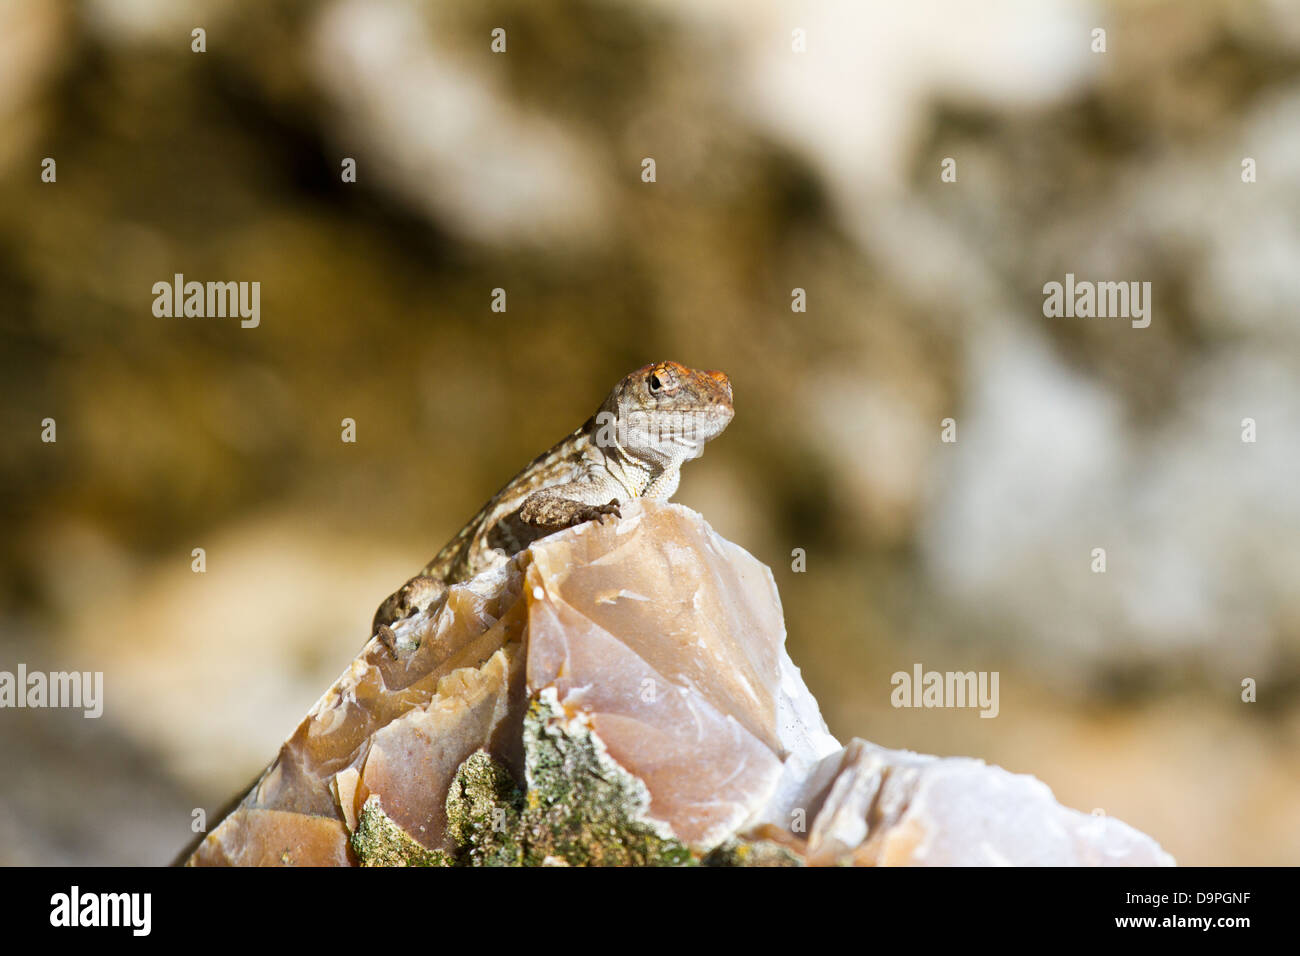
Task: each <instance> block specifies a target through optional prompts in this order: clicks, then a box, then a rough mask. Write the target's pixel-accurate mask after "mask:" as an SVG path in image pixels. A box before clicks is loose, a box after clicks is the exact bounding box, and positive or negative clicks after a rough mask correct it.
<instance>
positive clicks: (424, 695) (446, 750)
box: [188, 503, 1173, 865]
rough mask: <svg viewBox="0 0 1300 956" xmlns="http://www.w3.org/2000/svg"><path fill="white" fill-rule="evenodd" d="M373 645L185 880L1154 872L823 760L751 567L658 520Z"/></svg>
mask: <svg viewBox="0 0 1300 956" xmlns="http://www.w3.org/2000/svg"><path fill="white" fill-rule="evenodd" d="M397 631H398V638H399V646H401V645H404V644H407V643H408V642H409V643H410V644H411V645H418V647H417V649H416V650H414V651H413V652H410V653H409V654H408V655H406V656H404V657H401V658H399V659H395V658H394V657H393V656H392V655H391V654H390V653H389V651H388V650H387V649H386V648H385V647H384V646H383V645H382V644H380V643H379V642H377V641H371V642H370V643H369V644H367V645H366V647H365V648H364V649H363V650H362V652H361V654H360V655H359V656H358V657H357V659H356V660H355V661H354V662H353V663H352V665H351V667H349V668H348V670H347V671H346V672H345V673H344V674H343V676H342V677H340V678H339V680H338V681H337V682H336V683H335V685H334V686H333V687H331V688H330V689H329V691H328V692H327V693H326V694H325V696H324V697H322V698H321V699H320V701H318V702H317V704H316V706H315V707H313V708H312V710H311V712H310V713H309V714H308V715H307V717H306V718H305V719H304V720H303V722H302V723H301V724H300V725H299V726H298V728H297V729H296V730H295V731H294V733H293V734H292V735H291V736H290V737H289V739H288V740H287V741H286V742H285V744H284V745H283V747H282V748H281V750H280V754H279V756H278V757H277V758H276V760H275V762H274V763H273V764H272V765H271V766H270V768H268V770H267V771H266V772H265V773H264V774H263V776H262V778H261V779H260V780H259V781H258V783H257V784H256V785H255V786H254V787H253V789H252V790H251V791H250V792H249V794H248V795H247V796H246V797H245V798H244V800H243V801H242V802H241V803H240V804H239V806H238V807H237V808H236V809H235V810H234V811H233V812H232V813H231V814H230V815H229V816H228V817H226V819H225V820H223V821H222V822H221V823H220V824H219V825H218V826H217V828H216V829H215V830H214V831H213V832H212V833H211V834H210V835H209V836H208V837H207V838H206V839H205V840H204V841H203V843H202V844H200V846H199V847H198V849H197V850H196V851H195V852H194V853H193V855H192V856H191V857H190V858H189V860H188V864H189V865H289V864H298V865H356V864H361V865H516V864H523V865H584V864H606V865H608V864H653V865H689V864H693V863H700V862H703V863H711V864H723V865H787V864H790V865H798V864H802V863H809V864H814V865H818V864H839V863H854V864H862V865H904V864H921V865H926V864H929V865H944V864H976V865H979V864H994V863H1011V864H1135V865H1151V864H1165V863H1172V862H1173V861H1172V859H1171V858H1170V857H1169V856H1168V854H1165V853H1164V852H1163V851H1162V850H1161V849H1160V848H1159V847H1158V846H1157V845H1156V844H1155V843H1154V842H1153V841H1152V840H1150V839H1149V838H1148V837H1146V836H1144V835H1142V834H1140V833H1138V832H1137V831H1135V830H1132V829H1131V828H1129V827H1127V826H1125V825H1124V824H1122V823H1119V822H1117V821H1114V820H1110V819H1106V818H1097V817H1090V816H1087V815H1085V814H1081V813H1078V812H1077V811H1073V810H1068V809H1065V808H1063V807H1061V806H1060V805H1058V804H1057V803H1056V802H1055V800H1054V799H1053V798H1052V795H1051V791H1050V790H1048V788H1047V787H1046V786H1045V785H1044V784H1042V783H1041V782H1039V781H1037V780H1035V779H1034V778H1032V777H1026V776H1017V775H1014V774H1010V773H1008V772H1006V771H1004V770H1001V769H999V768H996V767H987V766H985V765H984V764H982V763H981V762H979V761H975V760H970V759H963V758H954V759H939V758H935V757H926V756H920V755H917V754H911V753H907V752H903V751H890V750H884V749H882V748H879V747H876V746H874V745H872V744H869V743H867V742H865V741H862V740H854V741H852V742H851V743H850V744H849V746H848V747H841V746H840V745H839V743H838V742H837V741H836V740H835V738H834V737H832V736H831V735H830V733H829V732H828V730H827V728H826V725H825V723H824V721H823V720H822V718H821V715H820V713H819V711H818V709H817V704H816V701H815V700H813V698H812V696H811V695H810V694H809V692H808V690H807V688H806V687H805V686H804V684H803V681H802V679H801V678H800V676H799V671H798V669H797V668H796V667H795V666H794V665H793V663H791V661H790V659H789V657H788V656H787V654H786V652H785V647H784V644H785V628H784V623H783V620H782V615H781V604H780V600H779V598H778V596H777V592H776V586H775V583H774V582H773V579H772V575H771V573H770V572H769V571H768V569H767V568H766V567H765V566H763V565H762V564H760V563H759V562H757V561H756V560H755V559H754V558H753V557H752V556H750V555H749V554H748V553H746V552H745V551H743V550H742V549H740V548H738V547H737V546H736V545H734V544H731V543H730V542H728V541H725V540H723V539H722V538H720V537H719V536H718V535H716V534H715V533H714V532H713V531H712V529H710V528H709V527H708V525H707V524H706V523H705V522H704V520H703V519H702V518H701V517H700V516H699V515H697V514H696V513H694V512H692V511H690V510H688V509H686V508H683V507H681V506H679V505H663V504H654V503H645V504H641V503H637V504H633V505H629V506H625V507H624V517H623V518H622V519H621V520H619V521H618V522H615V523H609V524H600V525H597V524H589V525H584V526H581V527H578V528H573V529H570V530H568V531H564V532H561V533H559V534H556V535H552V536H551V537H549V538H546V539H544V540H542V541H539V542H537V543H535V544H534V545H532V546H531V547H530V548H528V549H527V550H525V551H523V552H521V553H520V554H518V555H516V556H515V557H514V558H513V559H512V560H511V561H510V562H509V563H508V564H507V565H505V566H503V567H501V568H498V569H496V570H494V571H491V572H488V573H486V574H483V575H481V576H479V577H478V578H476V579H474V580H473V581H471V582H469V583H467V584H465V585H462V586H458V587H455V588H453V589H452V590H451V593H450V595H449V597H448V599H447V602H446V604H445V605H443V606H441V607H437V608H432V609H431V613H430V614H427V615H417V616H415V617H413V618H410V619H408V620H407V621H405V622H403V623H402V624H401V625H399V627H398V628H397Z"/></svg>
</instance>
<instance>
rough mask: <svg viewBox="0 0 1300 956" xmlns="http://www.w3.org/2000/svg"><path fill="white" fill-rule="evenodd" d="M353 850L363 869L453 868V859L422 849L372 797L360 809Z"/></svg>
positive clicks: (437, 852)
mask: <svg viewBox="0 0 1300 956" xmlns="http://www.w3.org/2000/svg"><path fill="white" fill-rule="evenodd" d="M352 851H353V852H354V853H356V855H357V859H358V860H360V861H361V865H362V866H451V865H452V863H453V860H452V859H451V857H450V856H448V855H447V854H446V853H443V852H442V851H441V850H429V849H426V848H425V847H423V846H421V845H420V844H419V842H417V841H416V840H415V838H414V837H412V836H411V835H410V834H409V833H407V832H406V831H405V830H403V829H402V828H401V827H400V826H398V825H397V824H396V823H394V822H393V820H392V818H390V817H389V816H388V814H386V813H385V812H384V809H383V807H382V806H380V804H379V798H378V797H376V796H371V797H370V798H369V799H368V800H366V802H365V804H364V805H363V806H362V807H361V815H360V817H359V818H358V820H357V830H356V832H355V833H353V834H352Z"/></svg>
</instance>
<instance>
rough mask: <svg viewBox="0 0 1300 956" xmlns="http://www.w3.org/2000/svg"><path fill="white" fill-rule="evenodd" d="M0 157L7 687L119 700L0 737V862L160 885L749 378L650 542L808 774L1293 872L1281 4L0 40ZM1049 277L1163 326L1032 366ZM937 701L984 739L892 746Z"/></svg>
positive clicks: (443, 12)
mask: <svg viewBox="0 0 1300 956" xmlns="http://www.w3.org/2000/svg"><path fill="white" fill-rule="evenodd" d="M498 27H500V28H503V29H504V30H505V31H506V44H507V47H506V52H505V53H493V52H492V50H491V31H492V30H493V29H494V28H498ZM195 28H202V29H203V30H204V31H205V33H206V36H205V40H206V52H202V53H196V52H193V51H192V49H191V45H192V43H193V42H194V41H193V39H192V31H193V30H194V29H195ZM1096 28H1102V29H1105V31H1106V52H1105V53H1095V52H1093V50H1092V46H1093V44H1094V39H1093V33H1092V31H1093V30H1094V29H1096ZM795 30H802V31H805V33H804V34H803V35H804V36H805V37H806V51H805V52H795V51H794V50H793V49H792V43H793V39H792V38H793V36H794V34H793V31H795ZM0 130H3V131H4V133H3V136H0V328H2V329H3V339H2V341H3V351H2V352H0V390H2V393H3V403H2V407H0V416H2V417H0V421H2V422H3V434H4V436H5V440H4V442H3V443H0V509H2V510H3V514H2V517H3V520H4V526H5V534H4V536H3V537H0V565H2V568H3V573H2V574H0V670H9V671H13V670H15V669H16V667H17V664H18V663H19V662H23V663H25V664H26V665H27V666H28V668H29V669H33V670H35V669H46V670H70V669H76V670H83V671H84V670H102V671H104V673H105V697H106V700H105V711H104V716H103V718H101V719H100V720H97V721H96V720H86V719H83V718H82V717H81V716H80V713H79V712H75V713H74V712H70V711H31V710H22V711H18V710H4V711H0V765H3V766H4V767H5V773H4V774H2V775H0V863H5V864H22V863H63V862H88V863H161V862H166V861H168V860H169V859H171V858H172V856H173V855H174V854H175V853H176V852H177V851H178V850H179V849H180V848H181V847H182V846H183V845H184V844H185V843H186V842H188V840H189V838H190V835H191V834H190V821H191V812H192V810H193V809H194V808H196V807H202V808H206V810H207V811H208V813H209V814H213V813H215V811H216V810H217V808H218V807H219V806H220V805H221V804H223V803H225V802H226V801H227V799H229V798H230V797H233V796H235V795H236V792H237V791H238V790H240V788H241V787H243V786H244V785H246V784H247V783H248V782H249V781H250V779H251V778H252V777H253V776H254V775H255V774H256V773H257V772H258V771H259V770H260V769H261V768H262V766H263V765H264V764H265V763H266V761H267V760H269V758H270V757H271V756H272V755H273V754H274V753H275V751H276V749H277V748H278V746H279V744H280V742H281V740H282V739H283V738H284V736H285V734H287V733H288V732H289V731H290V730H291V729H292V728H293V727H294V726H295V725H296V723H297V722H298V720H299V719H300V718H301V715H302V714H303V713H304V712H306V710H307V709H308V708H310V707H311V705H312V703H313V702H314V701H315V700H316V698H317V697H318V696H319V695H320V693H321V692H322V691H323V690H324V689H325V688H326V687H328V686H329V685H330V684H331V683H332V682H333V681H334V679H335V678H336V677H337V676H338V673H339V672H340V671H341V670H342V668H343V667H344V666H345V665H346V664H347V662H348V661H349V660H350V659H351V658H352V657H353V655H354V654H355V653H356V652H357V650H358V649H359V647H360V645H361V644H362V643H363V642H364V639H365V637H366V634H367V628H368V624H369V621H370V616H371V614H372V613H373V611H374V608H375V606H376V605H377V604H378V603H379V601H380V600H382V599H383V597H385V596H386V595H387V594H388V593H389V592H390V591H391V590H392V588H393V587H394V586H395V585H396V584H399V583H400V582H401V581H403V580H405V578H406V577H407V576H408V575H409V574H410V573H411V571H413V570H414V569H415V568H418V567H419V566H420V565H421V564H422V563H423V562H424V561H425V560H426V559H427V558H429V557H430V556H431V555H432V554H433V553H434V552H435V551H436V550H437V549H438V548H439V547H440V546H441V545H442V544H443V543H444V541H445V540H446V539H447V538H448V537H450V535H451V534H452V533H453V532H454V531H456V530H457V529H458V528H459V527H460V524H461V523H462V522H463V521H464V519H465V518H467V517H468V516H469V515H470V514H472V513H473V512H474V511H475V510H476V509H477V508H478V506H479V505H480V504H481V503H482V501H483V500H484V499H485V498H486V497H487V496H488V495H489V494H490V493H491V492H492V491H494V490H495V489H496V488H497V487H499V486H500V484H502V483H503V482H504V481H505V480H506V479H507V478H509V477H510V475H511V474H513V472H514V471H515V470H516V469H517V468H518V467H519V466H520V465H522V464H523V463H524V462H526V461H527V460H529V459H530V458H531V457H532V456H533V455H535V454H536V453H537V452H539V451H541V450H543V449H544V448H546V447H547V446H549V445H550V444H551V443H552V442H553V441H554V440H556V439H557V438H559V437H560V436H561V435H563V434H564V433H566V432H567V431H569V430H570V429H571V428H573V427H574V426H575V425H577V424H578V423H579V422H581V421H582V420H583V418H585V417H586V416H587V415H588V414H590V413H591V412H592V411H593V410H594V409H595V407H596V405H597V404H598V403H599V401H600V399H601V398H602V397H603V395H604V394H605V392H606V391H607V390H608V388H609V387H610V385H611V384H612V383H613V382H614V381H615V380H616V379H617V378H618V377H619V376H620V375H622V374H624V373H626V372H627V371H628V370H629V369H631V368H634V367H636V366H637V365H640V364H643V363H645V362H647V361H651V360H655V359H658V358H673V359H676V360H678V361H681V362H684V363H687V364H690V365H694V366H698V367H709V368H721V369H724V370H725V371H726V372H727V373H728V374H729V375H730V376H731V378H732V382H733V384H734V386H735V390H736V403H737V413H738V414H737V417H736V420H735V422H734V423H733V424H732V425H731V427H730V428H729V429H728V431H727V433H726V434H725V435H724V436H723V438H722V439H720V440H719V441H717V442H715V443H713V444H712V445H711V446H710V447H709V449H708V451H707V453H706V454H705V456H704V457H703V458H702V459H701V460H700V461H699V462H695V463H692V464H690V465H688V466H687V468H686V469H685V474H684V480H683V483H682V490H681V492H680V493H679V494H678V496H677V497H678V499H679V500H681V501H682V502H684V503H686V504H688V505H690V506H692V507H694V508H696V509H698V510H700V511H701V512H702V513H703V514H704V515H705V516H706V517H707V518H708V520H709V522H710V523H711V524H712V525H713V526H714V527H715V528H716V529H717V530H718V532H719V533H721V534H723V535H724V536H726V537H727V538H729V539H730V540H732V541H735V542H737V543H739V544H741V545H742V546H744V547H745V548H747V549H748V550H749V551H750V552H751V553H753V554H754V555H755V556H756V557H757V558H758V559H759V560H761V561H763V562H764V563H766V564H768V565H770V566H771V567H772V568H773V570H774V572H775V574H776V578H777V583H778V586H779V587H780V592H781V598H782V601H783V603H784V606H785V616H786V625H787V628H788V630H789V642H788V647H789V651H790V654H791V656H792V658H793V659H794V661H795V663H796V664H798V665H799V666H800V667H801V668H802V669H803V674H804V677H805V679H806V681H807V683H808V685H809V687H810V689H811V690H812V692H813V694H814V695H815V696H816V697H817V699H818V700H819V702H820V704H821V707H822V711H823V714H824V715H825V716H826V719H827V721H828V723H829V725H830V729H831V731H832V732H833V733H835V734H836V735H837V736H839V737H841V738H844V739H847V738H849V737H853V736H858V737H863V738H866V739H868V740H871V741H873V742H875V743H877V744H880V745H882V746H885V747H896V748H907V749H911V750H916V751H920V752H923V753H936V754H940V755H969V756H975V757H980V758H983V759H986V760H988V761H990V762H993V763H997V764H1000V765H1002V766H1004V767H1006V768H1008V769H1009V770H1012V771H1016V772H1023V773H1032V774H1034V775H1035V776H1037V777H1039V778H1040V779H1042V780H1043V781H1045V782H1046V783H1047V784H1049V785H1050V786H1051V787H1052V789H1053V791H1054V792H1055V794H1056V796H1057V798H1058V799H1059V800H1060V801H1061V802H1062V803H1064V804H1066V805H1068V806H1073V807H1077V808H1079V809H1082V810H1085V811H1091V810H1094V809H1095V810H1100V811H1104V812H1106V813H1108V814H1112V815H1114V816H1117V817H1120V818H1122V819H1123V820H1125V821H1127V822H1128V823H1131V824H1132V825H1133V826H1135V827H1137V828H1138V829H1140V830H1144V831H1146V832H1148V833H1150V834H1151V835H1152V836H1153V837H1155V838H1156V839H1157V840H1159V841H1160V843H1161V844H1162V845H1163V846H1164V847H1165V848H1166V849H1167V850H1169V851H1170V852H1171V853H1172V854H1173V855H1174V856H1175V857H1177V859H1178V860H1179V862H1180V863H1184V864H1226V863H1243V864H1259V863H1295V862H1297V861H1298V860H1300V701H1297V693H1296V692H1297V688H1300V587H1297V585H1296V581H1297V580H1300V491H1297V483H1298V481H1300V441H1298V439H1297V436H1298V435H1300V323H1298V322H1297V315H1298V313H1300V268H1298V267H1297V264H1298V263H1300V7H1297V6H1296V5H1295V4H1294V3H1288V2H1284V0H1277V2H1263V0H1261V2H1242V0H1215V2H1206V3H1201V4H1184V3H1179V2H1176V0H1169V2H1131V3H1128V2H1125V3H1081V2H1052V3H1047V2H1034V0H991V2H983V3H981V4H978V5H973V4H967V3H963V2H961V0H923V2H916V3H910V4H901V3H883V2H882V3H875V2H873V3H856V2H851V0H840V2H831V0H827V2H819V3H807V4H803V3H779V4H777V3H764V4H753V3H742V2H741V0H712V2H706V0H654V2H647V0H641V2H632V0H583V2H571V0H564V2H557V3H548V4H528V3H523V2H504V0H490V2H485V3H477V4H472V5H460V4H439V3H432V2H416V0H365V2H363V0H324V2H320V0H317V2H306V0H261V2H253V0H190V2H180V0H81V2H73V0H3V2H0ZM46 157H51V158H54V159H55V160H56V162H57V181H56V182H54V183H43V182H42V181H41V162H42V160H43V159H44V158H46ZM345 157H351V158H353V159H355V160H356V164H357V182H356V183H344V182H342V181H341V177H340V169H341V163H342V161H343V159H344V158H345ZM645 157H652V158H654V160H655V162H656V176H657V181H656V182H654V183H652V184H651V183H645V182H643V181H642V179H641V171H642V160H643V159H644V158H645ZM946 157H951V158H954V159H955V160H956V169H957V181H956V182H951V183H947V182H942V181H941V180H940V171H941V162H942V160H943V159H944V158H946ZM1247 157H1250V158H1252V159H1254V160H1255V161H1256V164H1257V176H1258V181H1257V182H1254V183H1243V182H1242V175H1241V173H1242V160H1243V159H1244V158H1247ZM1067 272H1069V273H1074V274H1076V275H1077V276H1079V277H1080V278H1081V279H1084V278H1087V279H1108V280H1136V281H1149V282H1151V283H1152V302H1153V308H1152V322H1151V325H1150V327H1149V328H1146V329H1134V328H1132V327H1131V326H1130V324H1129V323H1128V322H1127V321H1124V320H1114V319H1078V318H1075V319H1066V318H1050V319H1049V318H1045V317H1044V316H1043V311H1042V305H1043V293H1042V287H1043V284H1044V283H1046V282H1049V281H1062V280H1063V279H1064V276H1065V274H1066V273H1067ZM175 273H183V274H185V275H186V277H187V278H189V279H196V280H199V281H208V280H214V281H215V280H221V281H228V280H229V281H258V282H260V283H261V323H260V325H259V326H258V328H256V329H241V328H240V327H239V325H238V322H237V321H232V320H220V319H165V318H157V317H155V316H154V314H153V312H152V304H153V299H154V295H153V293H152V286H153V284H154V283H155V282H159V281H168V280H170V279H171V277H172V276H173V275H174V274H175ZM496 288H502V289H505V290H506V293H507V297H508V298H507V302H508V307H507V311H506V312H504V313H500V312H493V311H492V310H491V302H492V290H493V289H496ZM795 288H801V289H804V290H806V292H807V304H808V307H807V312H805V313H796V312H792V311H791V290H792V289H795ZM949 417H951V418H953V419H955V421H956V423H957V436H958V440H957V442H956V443H943V442H941V441H940V429H941V424H940V423H941V421H942V420H943V419H945V418H949ZM45 418H53V419H55V420H56V421H57V428H58V433H57V434H58V441H57V443H54V444H46V443H43V442H42V441H41V422H42V420H43V419H45ZM345 418H352V419H354V420H355V421H356V423H357V438H358V440H357V442H356V443H355V444H347V443H344V442H342V441H340V431H341V426H340V422H341V421H342V420H343V419H345ZM1244 418H1251V419H1254V420H1255V421H1256V423H1257V428H1258V441H1257V442H1255V443H1253V444H1252V443H1243V442H1242V441H1241V422H1242V419H1244ZM1097 547H1104V548H1105V549H1106V552H1107V562H1108V567H1107V571H1106V573H1105V574H1094V573H1093V572H1092V570H1091V563H1092V553H1091V552H1092V549H1093V548H1097ZM194 548H204V549H205V551H206V555H207V570H206V573H203V574H196V573H194V572H193V571H192V570H191V561H192V558H191V552H192V550H193V549H194ZM796 548H802V549H804V550H805V552H806V559H807V570H806V571H805V572H803V573H796V572H794V571H792V568H791V562H792V558H791V552H792V550H793V549H796ZM918 662H919V663H922V664H923V665H924V666H925V668H926V669H934V670H941V671H948V670H963V671H964V670H972V669H974V670H996V671H998V672H999V673H1000V675H1001V684H1000V686H1001V704H1000V712H999V715H998V717H997V718H996V719H992V720H986V719H980V718H979V716H978V713H977V712H976V711H975V710H917V709H894V708H893V707H891V706H890V692H891V690H892V687H891V684H890V676H891V675H892V674H893V673H894V672H896V671H899V670H903V671H909V672H910V671H911V669H912V667H913V665H914V664H915V663H918ZM1245 678H1253V679H1255V680H1256V681H1257V682H1258V688H1259V691H1258V693H1259V700H1258V702H1257V703H1253V704H1247V703H1243V702H1242V701H1241V682H1242V680H1243V679H1245Z"/></svg>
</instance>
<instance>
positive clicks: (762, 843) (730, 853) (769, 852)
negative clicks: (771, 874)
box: [703, 837, 804, 866]
mask: <svg viewBox="0 0 1300 956" xmlns="http://www.w3.org/2000/svg"><path fill="white" fill-rule="evenodd" d="M703 863H704V865H705V866H803V865H804V861H803V860H802V859H801V858H800V857H799V855H798V854H797V853H795V852H794V851H793V850H791V849H789V848H788V847H784V846H782V845H781V844H779V843H773V842H772V841H771V840H746V839H743V838H739V837H737V838H734V839H731V840H728V841H726V842H725V843H723V844H721V845H720V846H717V847H715V848H714V849H713V850H712V851H710V853H709V854H708V856H706V857H705V858H704V860H703Z"/></svg>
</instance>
